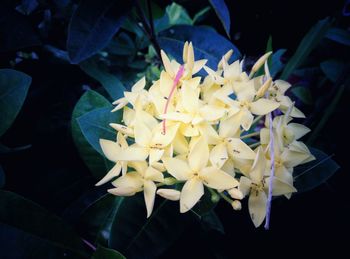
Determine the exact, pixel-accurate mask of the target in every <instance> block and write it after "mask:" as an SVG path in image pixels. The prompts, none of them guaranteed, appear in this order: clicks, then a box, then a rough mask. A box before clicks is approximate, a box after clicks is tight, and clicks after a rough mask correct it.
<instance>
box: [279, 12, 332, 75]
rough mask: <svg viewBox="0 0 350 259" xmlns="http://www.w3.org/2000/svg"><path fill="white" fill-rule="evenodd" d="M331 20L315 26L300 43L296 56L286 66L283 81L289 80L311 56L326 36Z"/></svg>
mask: <svg viewBox="0 0 350 259" xmlns="http://www.w3.org/2000/svg"><path fill="white" fill-rule="evenodd" d="M331 23H332V21H331V19H329V18H325V19H323V20H321V21H319V22H318V23H316V25H314V26H313V27H312V28H311V29H310V30H309V31H308V33H307V34H306V35H305V36H304V38H303V39H302V41H301V42H300V44H299V46H298V48H297V50H296V51H295V53H294V55H293V56H292V57H291V58H290V60H289V62H288V63H287V64H286V66H285V68H284V70H283V73H282V75H281V79H283V80H287V79H288V77H289V76H290V75H291V74H292V73H293V71H294V70H295V69H296V68H298V67H299V66H300V65H301V64H302V63H303V62H304V60H305V59H306V58H307V57H308V56H309V54H310V52H311V51H312V50H313V49H314V48H315V47H316V45H317V44H318V43H319V42H320V41H321V39H322V38H323V37H324V36H325V35H326V33H327V32H328V30H329V28H330V26H331Z"/></svg>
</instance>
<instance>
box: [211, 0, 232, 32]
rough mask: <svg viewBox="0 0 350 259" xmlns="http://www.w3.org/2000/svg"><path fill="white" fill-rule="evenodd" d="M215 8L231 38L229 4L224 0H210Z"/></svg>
mask: <svg viewBox="0 0 350 259" xmlns="http://www.w3.org/2000/svg"><path fill="white" fill-rule="evenodd" d="M209 2H210V4H211V5H212V7H213V9H214V10H215V13H216V15H217V16H218V17H219V19H220V21H221V23H222V26H224V29H225V32H226V34H227V36H228V37H229V38H230V27H231V18H230V12H229V10H228V8H227V5H226V3H225V1H224V0H209Z"/></svg>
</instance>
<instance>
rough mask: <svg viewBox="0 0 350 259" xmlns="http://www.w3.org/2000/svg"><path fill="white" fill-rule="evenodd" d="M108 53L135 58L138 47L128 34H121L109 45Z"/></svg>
mask: <svg viewBox="0 0 350 259" xmlns="http://www.w3.org/2000/svg"><path fill="white" fill-rule="evenodd" d="M107 51H108V52H109V53H111V54H114V55H121V56H133V55H135V53H136V46H135V44H134V41H133V40H132V39H131V38H130V36H129V35H128V34H127V33H125V32H121V33H119V35H118V37H116V38H115V39H113V40H112V41H111V42H110V43H109V44H108V47H107Z"/></svg>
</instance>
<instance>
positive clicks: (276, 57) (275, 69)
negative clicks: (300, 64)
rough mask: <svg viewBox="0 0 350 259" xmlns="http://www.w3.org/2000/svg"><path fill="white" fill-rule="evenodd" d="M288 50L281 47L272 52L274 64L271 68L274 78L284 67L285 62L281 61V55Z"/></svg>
mask: <svg viewBox="0 0 350 259" xmlns="http://www.w3.org/2000/svg"><path fill="white" fill-rule="evenodd" d="M286 51H287V50H286V49H279V50H277V51H276V52H275V53H273V54H272V64H271V68H270V74H271V76H272V78H275V76H276V75H277V74H278V73H279V72H280V71H281V70H282V69H283V67H284V64H283V63H282V62H281V57H282V56H283V54H284V53H285V52H286Z"/></svg>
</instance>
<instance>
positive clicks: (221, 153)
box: [209, 142, 228, 168]
mask: <svg viewBox="0 0 350 259" xmlns="http://www.w3.org/2000/svg"><path fill="white" fill-rule="evenodd" d="M227 159H228V154H227V150H226V145H225V143H223V142H222V143H219V144H218V145H216V146H214V147H213V148H212V150H210V155H209V160H210V163H211V164H212V165H213V166H215V167H217V168H221V167H222V166H223V165H224V163H225V162H226V160H227Z"/></svg>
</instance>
